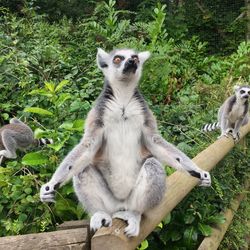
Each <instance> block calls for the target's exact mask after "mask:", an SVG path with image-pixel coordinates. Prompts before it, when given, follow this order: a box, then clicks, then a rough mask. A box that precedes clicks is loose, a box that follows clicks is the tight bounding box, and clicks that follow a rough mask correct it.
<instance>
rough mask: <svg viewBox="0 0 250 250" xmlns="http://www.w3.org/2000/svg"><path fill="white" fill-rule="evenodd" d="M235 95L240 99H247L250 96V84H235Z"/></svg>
mask: <svg viewBox="0 0 250 250" xmlns="http://www.w3.org/2000/svg"><path fill="white" fill-rule="evenodd" d="M234 91H235V95H236V97H237V98H238V99H241V100H247V99H248V98H249V96H250V86H247V85H245V86H238V85H236V86H234Z"/></svg>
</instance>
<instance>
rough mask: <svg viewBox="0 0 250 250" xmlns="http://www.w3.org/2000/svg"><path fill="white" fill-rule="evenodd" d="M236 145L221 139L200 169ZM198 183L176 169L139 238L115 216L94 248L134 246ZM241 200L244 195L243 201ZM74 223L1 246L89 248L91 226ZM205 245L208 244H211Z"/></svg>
mask: <svg viewBox="0 0 250 250" xmlns="http://www.w3.org/2000/svg"><path fill="white" fill-rule="evenodd" d="M248 132H250V123H248V124H247V125H246V126H244V127H243V128H242V129H241V138H243V137H244V136H245V135H246V134H247V133H248ZM234 145H235V144H234V142H233V140H232V139H231V138H225V137H223V138H220V139H218V140H217V141H215V142H214V143H213V144H211V145H210V146H209V147H208V148H206V149H205V150H203V151H202V152H201V153H199V154H198V155H197V156H196V157H194V158H193V161H194V162H195V163H196V164H197V165H198V166H199V167H200V168H202V169H204V170H206V171H210V170H211V169H213V168H214V167H215V166H216V164H217V163H218V162H219V161H220V160H222V159H223V158H224V157H225V155H226V154H227V153H228V152H229V151H230V150H231V149H232V148H233V147H234ZM197 184H198V180H197V179H196V178H193V177H190V176H189V175H187V174H185V173H182V172H179V171H176V172H175V173H173V174H172V175H170V176H169V177H167V183H166V185H167V191H166V194H165V196H164V198H163V201H162V202H161V204H159V205H158V206H157V207H155V208H153V209H151V210H150V211H148V212H147V213H146V214H145V216H144V217H143V219H142V222H141V228H140V234H139V236H138V237H133V238H127V237H126V236H125V235H124V233H123V230H124V228H125V226H126V225H125V222H123V221H122V220H118V219H115V220H113V225H112V226H111V227H109V228H104V227H103V228H101V229H100V230H98V231H97V232H96V233H95V234H94V235H93V237H92V239H91V249H92V250H133V249H135V248H136V247H137V246H138V245H139V244H140V243H141V242H142V241H143V240H144V239H145V238H146V237H147V236H148V235H149V234H150V232H152V231H153V230H154V228H155V227H156V226H157V225H158V224H159V223H160V222H161V220H162V219H163V218H164V217H165V216H166V215H167V214H168V213H170V212H171V211H172V210H173V209H174V208H175V207H176V205H177V204H178V203H179V202H180V201H182V200H183V198H184V197H185V196H186V195H187V194H188V193H189V192H190V191H191V190H192V189H193V188H194V187H195V186H196V185H197ZM199 188H201V187H199ZM241 199H242V196H241V198H240V200H241ZM236 208H237V207H236ZM233 209H235V207H233ZM72 223H73V224H72ZM72 223H64V224H63V225H62V226H61V227H60V229H61V230H59V231H55V232H48V233H39V234H28V235H20V236H9V237H2V238H0V249H5V248H6V249H9V250H11V249H21V250H31V249H32V250H33V249H76V250H78V249H90V244H89V243H90V232H89V229H88V225H87V226H86V224H84V223H82V221H78V222H72ZM216 237H217V236H216ZM222 237H223V236H222ZM210 240H211V239H210ZM210 242H211V241H210ZM219 242H220V240H218V241H217V243H218V244H219ZM204 244H208V245H209V244H210V243H204ZM206 246H207V245H205V247H206ZM199 249H200V250H202V249H208V250H212V249H217V248H216V246H215V248H211V249H210V248H204V247H203V248H202V245H201V246H200V248H199Z"/></svg>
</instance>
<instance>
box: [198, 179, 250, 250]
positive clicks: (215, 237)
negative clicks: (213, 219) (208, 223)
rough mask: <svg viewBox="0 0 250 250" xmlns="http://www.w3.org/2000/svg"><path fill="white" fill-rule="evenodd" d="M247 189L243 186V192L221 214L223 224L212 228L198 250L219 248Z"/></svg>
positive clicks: (247, 186)
mask: <svg viewBox="0 0 250 250" xmlns="http://www.w3.org/2000/svg"><path fill="white" fill-rule="evenodd" d="M248 189H249V183H247V184H246V185H245V190H244V191H243V192H242V193H241V194H239V195H238V196H237V197H236V198H235V199H234V200H233V201H232V202H231V207H230V208H229V209H227V210H226V212H225V213H223V215H224V217H225V218H226V221H225V223H223V224H219V225H216V227H214V228H213V230H212V234H211V236H209V237H205V238H204V240H203V241H202V242H201V244H200V246H199V248H198V250H208V249H209V250H216V249H217V248H218V247H219V245H220V242H221V241H222V239H223V237H224V235H225V233H226V231H227V229H228V227H229V225H230V224H231V222H232V220H233V217H234V215H235V213H236V211H237V210H238V208H239V206H240V203H241V201H242V200H243V199H244V198H245V196H246V190H248Z"/></svg>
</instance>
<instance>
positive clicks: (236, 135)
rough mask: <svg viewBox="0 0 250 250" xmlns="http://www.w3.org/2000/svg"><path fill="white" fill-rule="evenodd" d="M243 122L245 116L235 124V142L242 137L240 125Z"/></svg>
mask: <svg viewBox="0 0 250 250" xmlns="http://www.w3.org/2000/svg"><path fill="white" fill-rule="evenodd" d="M242 123H243V118H241V119H239V120H237V121H236V122H235V125H234V129H233V132H232V135H233V139H234V141H235V142H237V141H239V139H240V127H241V126H242Z"/></svg>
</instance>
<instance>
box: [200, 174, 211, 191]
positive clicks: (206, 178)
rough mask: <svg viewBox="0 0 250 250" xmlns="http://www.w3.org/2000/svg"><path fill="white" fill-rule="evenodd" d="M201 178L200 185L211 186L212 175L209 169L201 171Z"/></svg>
mask: <svg viewBox="0 0 250 250" xmlns="http://www.w3.org/2000/svg"><path fill="white" fill-rule="evenodd" d="M200 175H201V178H200V181H201V182H200V186H203V187H210V186H211V176H210V174H209V172H207V171H202V172H201V173H200Z"/></svg>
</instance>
